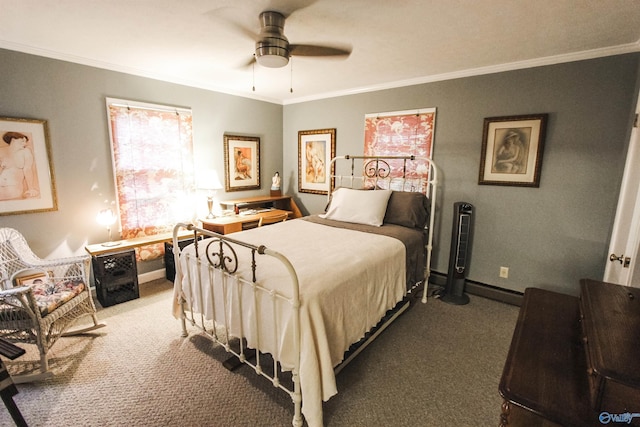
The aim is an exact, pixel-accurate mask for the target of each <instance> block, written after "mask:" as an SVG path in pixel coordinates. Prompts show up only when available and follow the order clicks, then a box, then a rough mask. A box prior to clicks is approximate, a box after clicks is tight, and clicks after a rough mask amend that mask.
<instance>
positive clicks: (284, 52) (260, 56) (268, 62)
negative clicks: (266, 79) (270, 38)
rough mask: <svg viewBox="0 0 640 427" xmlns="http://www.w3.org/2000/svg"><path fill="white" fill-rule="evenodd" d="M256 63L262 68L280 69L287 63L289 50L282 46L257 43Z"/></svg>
mask: <svg viewBox="0 0 640 427" xmlns="http://www.w3.org/2000/svg"><path fill="white" fill-rule="evenodd" d="M256 61H258V64H260V65H262V66H263V67H268V68H281V67H284V66H285V65H287V64H288V63H289V50H288V49H286V48H285V47H283V46H276V45H273V44H267V43H262V42H258V43H256Z"/></svg>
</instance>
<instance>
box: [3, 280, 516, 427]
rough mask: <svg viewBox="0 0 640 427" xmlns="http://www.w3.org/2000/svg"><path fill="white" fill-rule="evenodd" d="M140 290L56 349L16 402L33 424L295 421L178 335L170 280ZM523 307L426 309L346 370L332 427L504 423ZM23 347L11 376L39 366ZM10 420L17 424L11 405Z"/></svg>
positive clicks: (486, 304) (271, 392)
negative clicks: (44, 374)
mask: <svg viewBox="0 0 640 427" xmlns="http://www.w3.org/2000/svg"><path fill="white" fill-rule="evenodd" d="M141 295H142V296H141V298H140V299H137V300H134V301H129V302H126V303H123V304H118V305H116V306H112V307H109V308H106V309H102V308H100V309H99V313H98V314H99V317H100V319H101V320H103V321H105V322H106V323H107V327H106V328H103V329H101V330H99V332H98V333H97V334H95V335H93V336H90V337H73V338H62V339H61V340H60V341H59V342H58V343H57V344H56V345H55V346H54V348H53V350H52V355H53V360H52V362H51V365H52V367H53V368H54V369H55V370H56V372H57V376H56V377H55V378H53V379H50V380H47V381H44V382H41V383H37V384H20V385H18V390H19V391H20V393H19V394H18V395H17V396H16V397H15V401H16V403H17V405H18V407H19V408H20V409H21V411H22V413H23V415H24V417H25V419H26V420H27V422H28V423H29V425H30V426H129V425H136V426H221V427H222V426H225V427H226V426H290V425H291V418H292V416H293V405H292V404H291V401H290V399H289V397H288V396H287V395H286V394H285V393H284V392H281V391H279V390H276V389H274V388H273V387H272V386H271V385H270V383H268V381H266V380H265V379H263V378H260V377H258V376H257V375H256V374H255V373H253V371H252V370H250V369H249V368H247V367H242V368H241V369H239V370H237V371H235V372H233V373H232V372H228V371H227V370H225V369H224V368H223V367H222V366H221V363H220V362H221V361H222V360H224V359H225V358H226V355H225V353H224V352H223V351H222V350H221V349H219V348H213V347H212V345H211V344H210V343H209V342H208V341H206V340H205V339H203V338H202V337H201V336H199V335H197V334H195V332H194V331H192V334H191V335H190V336H189V337H188V338H182V337H181V336H180V332H181V329H180V323H179V322H178V321H177V320H175V319H174V318H173V317H172V316H171V283H169V282H167V281H164V280H159V281H155V282H150V283H147V284H144V285H142V286H141ZM517 314H518V308H517V307H514V306H509V305H505V304H502V303H499V302H495V301H491V300H487V299H484V298H480V297H474V296H471V303H470V304H468V305H465V306H453V305H448V304H445V303H443V302H441V301H438V300H435V299H432V300H430V302H429V303H428V304H427V305H422V304H416V305H415V306H414V307H412V308H411V309H410V310H408V312H407V313H406V314H404V315H403V316H401V317H400V318H399V319H398V320H397V321H396V322H395V324H394V325H392V326H391V327H390V328H389V329H388V330H387V331H385V332H384V333H383V334H382V335H381V336H380V337H379V338H378V339H377V340H376V341H375V342H374V343H373V344H372V345H371V346H370V347H369V348H368V349H366V350H365V351H364V352H363V353H361V354H360V355H359V356H358V357H357V358H356V359H355V360H354V361H353V362H352V363H351V364H350V365H349V366H348V367H347V368H345V369H344V370H343V371H342V372H341V373H340V375H339V376H338V390H339V393H338V395H336V396H334V397H333V398H332V399H330V400H329V402H327V403H325V406H324V408H325V409H324V416H325V425H326V426H328V427H329V426H336V427H337V426H363V427H365V426H366V427H371V426H456V427H463V426H474V427H475V426H493V425H497V424H498V421H499V414H500V404H501V398H500V396H499V394H498V382H499V380H500V375H501V373H502V367H503V364H504V360H505V358H506V354H507V351H508V348H509V344H510V342H511V335H512V333H513V328H514V327H515V322H516V318H517ZM25 347H30V348H28V352H27V354H26V355H24V356H22V357H21V358H20V359H18V360H17V361H15V362H10V363H9V370H10V372H11V371H12V369H13V370H14V371H15V370H16V369H24V368H25V366H27V367H28V366H29V365H33V362H37V360H38V357H37V353H36V352H35V351H34V348H31V346H25ZM16 362H18V365H16ZM0 425H2V426H10V425H12V421H11V419H10V417H9V415H8V413H7V412H6V410H0Z"/></svg>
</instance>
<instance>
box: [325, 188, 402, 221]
mask: <svg viewBox="0 0 640 427" xmlns="http://www.w3.org/2000/svg"><path fill="white" fill-rule="evenodd" d="M389 197H391V190H353V189H351V188H338V189H337V190H336V191H334V192H333V194H332V195H331V203H330V204H329V209H328V210H327V213H326V214H324V215H319V216H320V217H321V218H326V219H333V220H336V221H344V222H353V223H356V224H366V225H374V226H376V227H380V226H381V225H382V222H383V220H384V214H385V213H386V211H387V203H389Z"/></svg>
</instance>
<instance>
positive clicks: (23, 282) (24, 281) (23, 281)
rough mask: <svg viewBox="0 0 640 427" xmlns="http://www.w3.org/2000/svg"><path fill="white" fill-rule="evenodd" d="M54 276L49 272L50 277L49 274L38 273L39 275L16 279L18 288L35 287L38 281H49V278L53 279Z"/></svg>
mask: <svg viewBox="0 0 640 427" xmlns="http://www.w3.org/2000/svg"><path fill="white" fill-rule="evenodd" d="M52 275H53V274H52V273H51V272H49V275H47V273H45V272H44V271H41V272H38V273H34V274H28V275H26V276H22V277H16V279H15V280H16V286H17V287H19V286H33V285H34V284H35V282H36V281H37V280H44V279H48V278H49V277H51V276H52Z"/></svg>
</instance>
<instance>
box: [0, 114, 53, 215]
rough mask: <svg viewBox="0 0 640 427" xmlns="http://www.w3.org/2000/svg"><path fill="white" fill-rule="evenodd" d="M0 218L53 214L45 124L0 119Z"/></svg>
mask: <svg viewBox="0 0 640 427" xmlns="http://www.w3.org/2000/svg"><path fill="white" fill-rule="evenodd" d="M0 138H1V139H2V140H1V141H0V215H16V214H22V213H32V212H45V211H55V210H57V209H58V205H57V200H56V189H55V180H54V176H53V166H52V164H51V147H50V145H49V131H48V127H47V121H46V120H32V119H19V118H10V117H0Z"/></svg>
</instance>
